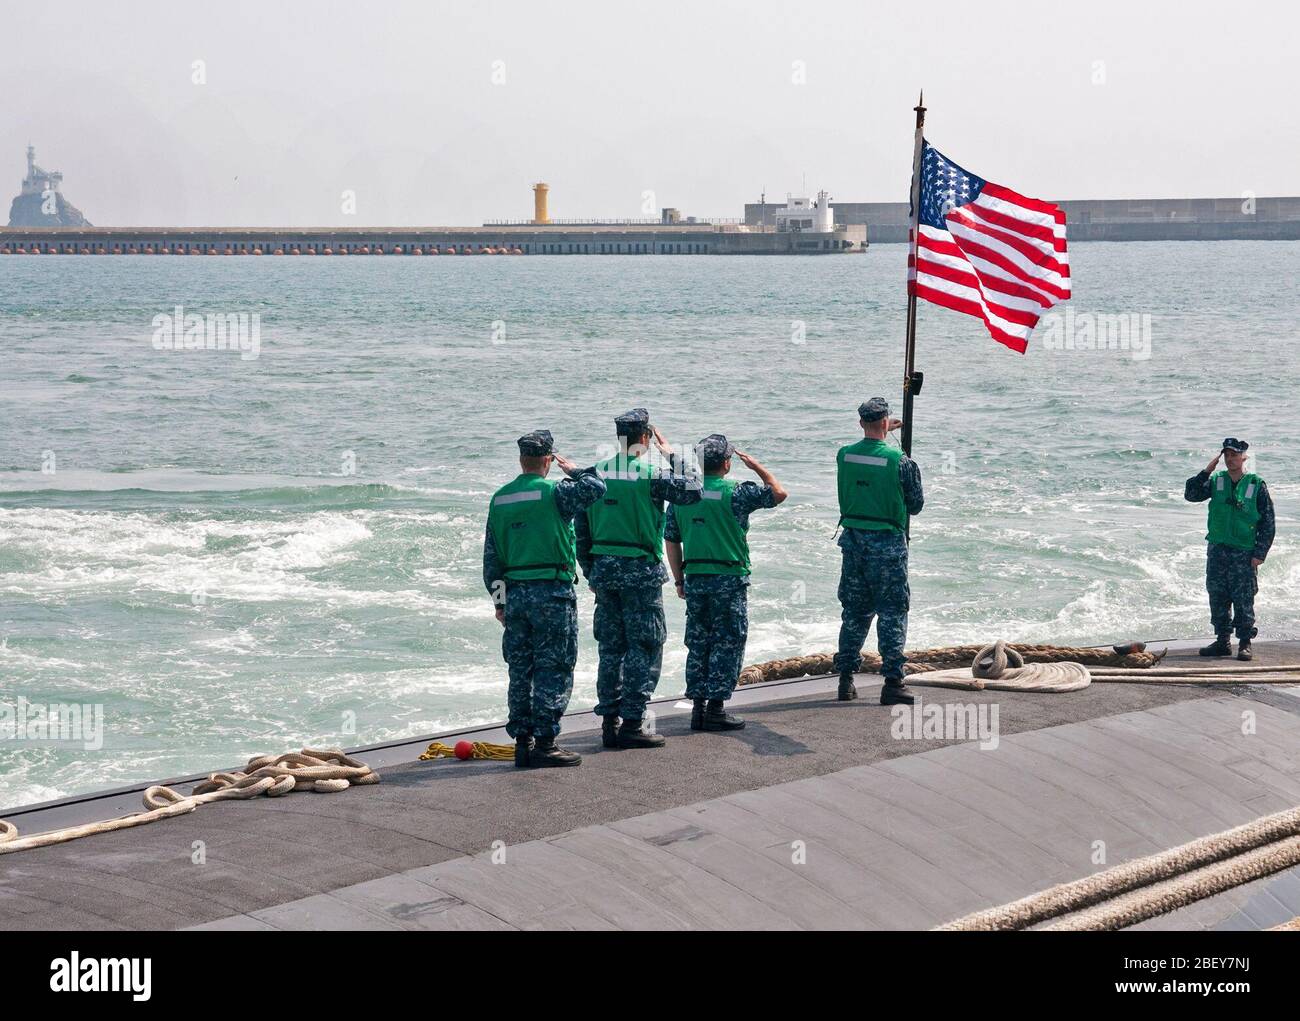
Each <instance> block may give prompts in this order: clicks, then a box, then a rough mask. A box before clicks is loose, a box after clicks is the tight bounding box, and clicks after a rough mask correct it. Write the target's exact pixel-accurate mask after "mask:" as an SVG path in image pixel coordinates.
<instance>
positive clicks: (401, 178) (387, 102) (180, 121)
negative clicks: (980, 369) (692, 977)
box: [0, 0, 1300, 226]
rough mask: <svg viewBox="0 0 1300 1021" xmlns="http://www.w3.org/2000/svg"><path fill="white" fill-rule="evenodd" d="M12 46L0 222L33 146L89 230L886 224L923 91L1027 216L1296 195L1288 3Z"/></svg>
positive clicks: (746, 10) (40, 33)
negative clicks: (762, 220)
mask: <svg viewBox="0 0 1300 1021" xmlns="http://www.w3.org/2000/svg"><path fill="white" fill-rule="evenodd" d="M4 24H5V33H6V34H5V37H4V38H3V39H0V53H3V57H4V59H3V60H2V61H0V96H3V97H4V101H3V103H2V104H0V199H2V200H3V201H4V202H5V203H7V202H8V200H9V198H11V197H12V196H13V195H15V194H17V191H18V186H19V182H20V181H21V179H22V176H23V172H24V149H25V146H26V144H27V142H28V141H29V140H30V141H32V142H33V143H34V144H35V145H36V148H37V157H38V159H39V161H40V162H41V163H42V164H43V165H44V166H45V167H47V168H48V169H54V170H62V171H63V173H64V174H65V181H64V191H65V193H66V194H67V196H68V197H69V199H70V200H71V201H72V202H74V203H75V204H77V205H78V206H79V207H80V208H81V209H82V210H83V211H84V212H85V213H86V215H87V216H88V217H89V218H90V219H91V220H92V221H93V222H94V223H96V224H99V225H102V226H117V225H122V226H124V225H158V226H163V225H178V226H182V225H184V226H198V225H212V226H241V225H248V226H265V225H274V224H285V225H294V226H301V225H309V224H321V225H329V224H339V225H346V224H353V225H385V224H393V225H452V224H477V223H480V222H482V221H484V220H487V219H496V218H526V217H528V216H530V215H531V210H532V196H531V193H530V191H529V186H530V184H531V183H532V182H533V181H536V180H546V181H548V182H549V183H550V185H551V214H552V216H555V217H583V216H588V217H614V216H640V215H643V212H642V205H643V202H644V201H645V196H644V193H645V192H647V191H652V192H653V193H654V194H653V198H652V205H653V207H654V208H655V209H656V210H657V208H658V207H659V206H665V205H672V206H677V207H679V208H681V209H682V211H683V212H685V213H687V214H692V213H694V214H700V215H717V216H740V215H741V214H742V206H743V203H744V202H746V201H755V200H756V199H757V198H758V194H759V192H760V190H761V189H763V188H764V187H766V189H767V194H768V197H769V199H771V198H773V197H776V198H784V195H785V193H786V192H787V191H791V190H793V191H799V190H800V189H801V184H802V181H803V179H804V176H805V175H806V178H807V185H808V188H809V190H811V191H815V190H816V189H817V188H818V187H825V188H827V189H829V190H830V192H831V193H832V195H833V196H834V197H835V198H837V199H840V200H843V201H854V200H858V201H870V200H898V201H902V200H904V199H905V198H906V191H907V180H908V175H909V172H910V163H911V124H912V116H913V114H912V110H911V107H912V106H913V105H914V104H915V102H916V93H917V90H918V88H920V87H922V86H923V87H924V88H925V95H926V101H927V105H928V106H929V114H928V127H927V136H928V137H929V138H930V140H931V141H932V142H933V143H934V144H935V145H937V146H938V147H939V148H940V149H941V150H943V151H944V152H945V153H947V154H948V155H949V156H951V157H952V158H953V159H954V160H956V161H957V162H959V163H961V164H963V165H964V166H966V167H967V168H968V169H970V170H972V171H974V172H975V173H978V174H980V175H982V176H985V177H988V178H990V179H992V180H994V181H997V182H999V183H1002V184H1006V185H1008V186H1010V187H1013V188H1016V189H1018V190H1020V191H1023V192H1025V193H1027V194H1030V195H1035V196H1039V197H1042V198H1049V199H1079V198H1110V197H1180V196H1210V195H1213V196H1237V195H1240V194H1241V193H1242V192H1243V191H1246V190H1251V191H1254V192H1255V193H1256V194H1258V195H1280V194H1285V195H1295V194H1297V193H1300V111H1298V109H1297V99H1298V98H1300V71H1297V60H1296V57H1295V54H1294V47H1295V42H1296V39H1297V37H1300V7H1297V5H1295V4H1291V3H1283V2H1271V3H1251V2H1236V3H1233V4H1231V5H1224V4H1221V3H1219V4H1215V3H1200V2H1192V3H1162V4H1151V3H1142V2H1135V0H1126V2H1121V3H1114V2H1109V0H1102V2H1095V0H1094V2H1089V3H1086V4H1041V3H1032V4H1031V3H1023V4H1011V3H989V2H984V3H979V4H975V3H949V2H946V0H945V2H934V0H930V2H925V3H867V2H862V0H859V2H856V3H850V2H744V3H741V2H718V0H696V2H693V3H678V2H662V0H661V2H656V3H620V2H617V0H605V2H598V3H586V2H572V0H571V2H565V3H559V2H539V0H533V2H517V0H502V2H482V0H479V2H467V0H461V2H454V3H453V2H440V0H439V2H435V0H430V2H410V0H406V2H404V0H394V2H389V3H381V4H366V3H356V2H350V3H322V2H260V3H235V2H229V0H220V2H212V0H208V2H203V3H192V2H177V0H171V2H159V3H153V2H141V0H136V2H122V3H114V4H107V3H103V2H102V0H98V2H96V0H91V2H79V0H59V2H57V3H51V4H32V5H23V6H22V7H21V9H20V8H18V7H17V6H14V7H12V8H11V9H10V10H9V12H8V14H7V15H6V17H5V19H4ZM197 60H202V61H204V62H205V65H206V79H207V80H206V84H201V85H200V84H195V83H194V82H193V81H192V78H193V76H194V73H195V72H194V71H193V64H194V62H195V61H197ZM797 61H799V62H802V64H801V65H798V64H796V63H795V62H797ZM495 62H500V63H495ZM801 68H802V76H803V78H804V79H805V80H804V83H802V84H799V83H797V82H796V80H795V79H797V78H799V77H800V70H801ZM494 74H495V76H496V77H497V78H498V79H500V77H501V75H502V74H504V83H502V84H497V83H494V80H493V78H494ZM345 189H351V190H353V191H355V193H356V214H355V215H354V216H348V215H344V213H343V212H342V211H341V204H342V197H341V195H342V192H343V191H344V190H345Z"/></svg>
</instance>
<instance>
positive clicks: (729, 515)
mask: <svg viewBox="0 0 1300 1021" xmlns="http://www.w3.org/2000/svg"><path fill="white" fill-rule="evenodd" d="M735 488H736V483H735V482H732V481H731V480H730V479H724V478H722V477H721V476H714V475H706V476H704V491H703V492H702V493H701V494H700V502H699V503H693V504H691V505H690V506H689V507H675V508H673V515H674V516H675V517H676V519H677V528H678V529H679V530H680V531H681V533H682V568H683V570H685V572H686V573H687V574H741V575H744V574H749V541H748V539H746V538H745V530H744V529H743V528H741V527H740V522H739V521H737V520H736V515H735V512H734V511H732V509H731V494H732V493H733V492H734V491H735Z"/></svg>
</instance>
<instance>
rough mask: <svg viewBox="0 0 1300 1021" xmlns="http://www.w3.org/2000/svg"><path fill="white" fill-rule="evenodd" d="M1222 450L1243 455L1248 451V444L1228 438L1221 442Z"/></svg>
mask: <svg viewBox="0 0 1300 1021" xmlns="http://www.w3.org/2000/svg"><path fill="white" fill-rule="evenodd" d="M1223 449H1224V450H1235V451H1236V452H1237V453H1238V454H1244V453H1245V452H1246V451H1247V450H1249V449H1250V444H1249V443H1247V442H1246V441H1245V440H1239V439H1237V438H1236V437H1235V436H1229V437H1228V438H1227V439H1226V440H1224V441H1223Z"/></svg>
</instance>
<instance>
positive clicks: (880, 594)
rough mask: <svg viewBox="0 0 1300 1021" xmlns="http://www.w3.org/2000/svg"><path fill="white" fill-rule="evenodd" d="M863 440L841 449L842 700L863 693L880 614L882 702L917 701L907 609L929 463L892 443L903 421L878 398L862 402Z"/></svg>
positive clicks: (839, 661) (838, 657)
mask: <svg viewBox="0 0 1300 1021" xmlns="http://www.w3.org/2000/svg"><path fill="white" fill-rule="evenodd" d="M858 424H859V425H860V426H861V427H862V437H863V438H862V439H861V440H859V441H858V442H857V443H852V444H850V445H849V446H847V447H841V448H840V450H839V453H838V454H837V455H836V467H837V475H838V488H839V500H840V524H841V525H842V526H843V528H844V532H843V534H842V535H841V536H840V539H839V546H840V551H841V555H842V567H841V570H840V588H839V599H840V604H841V606H842V608H843V609H842V613H841V624H840V644H839V649H838V651H837V652H836V653H835V669H836V670H837V671H838V672H839V675H840V687H839V700H840V701H841V702H848V701H850V700H852V699H855V698H857V697H858V689H857V688H856V687H855V686H854V684H853V675H854V673H856V672H857V669H858V664H859V660H860V658H861V655H862V646H863V644H865V642H866V640H867V632H868V631H869V630H870V628H871V621H872V618H873V617H876V616H878V617H879V618H880V622H879V624H877V625H876V644H877V647H878V648H879V649H880V659H881V673H882V674H883V675H884V678H885V686H884V687H883V688H882V689H881V691H880V704H881V705H895V704H899V703H902V704H906V705H911V704H912V701H913V698H912V693H911V692H910V691H909V690H908V689H907V688H906V687H905V686H904V684H903V667H904V665H905V664H906V663H907V659H906V657H904V655H903V646H904V644H905V643H906V641H907V611H908V607H909V604H910V602H911V590H910V588H909V587H908V581H907V521H908V515H909V514H920V513H921V508H922V506H923V505H924V504H925V496H924V494H923V493H922V491H921V469H920V468H918V467H917V465H916V462H915V461H913V460H912V459H911V458H910V457H908V456H907V455H906V454H904V453H903V452H902V450H900V449H899V448H898V447H894V446H890V445H889V444H888V443H886V442H885V436H886V435H887V434H888V433H889V431H890V430H892V429H896V428H898V427H899V426H900V425H902V422H901V421H899V420H898V419H896V418H890V417H889V404H888V402H887V401H886V400H885V399H884V398H883V397H873V398H871V400H869V401H866V402H864V403H863V404H861V405H859V407H858Z"/></svg>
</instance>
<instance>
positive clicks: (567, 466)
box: [551, 454, 578, 475]
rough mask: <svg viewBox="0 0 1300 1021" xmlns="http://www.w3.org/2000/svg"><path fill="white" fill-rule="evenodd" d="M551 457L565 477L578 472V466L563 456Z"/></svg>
mask: <svg viewBox="0 0 1300 1021" xmlns="http://www.w3.org/2000/svg"><path fill="white" fill-rule="evenodd" d="M551 456H552V457H553V458H555V463H556V464H557V465H559V466H560V471H562V472H564V474H565V475H572V474H573V473H574V472H576V471H577V470H578V466H577V465H576V464H574V463H573V462H572V461H570V460H569V459H568V458H567V457H565V456H564V455H563V454H552V455H551Z"/></svg>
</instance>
